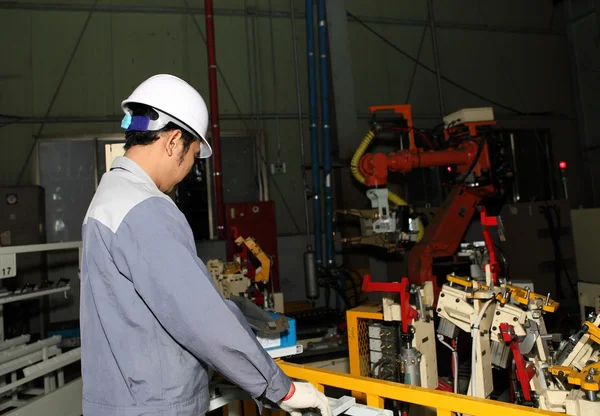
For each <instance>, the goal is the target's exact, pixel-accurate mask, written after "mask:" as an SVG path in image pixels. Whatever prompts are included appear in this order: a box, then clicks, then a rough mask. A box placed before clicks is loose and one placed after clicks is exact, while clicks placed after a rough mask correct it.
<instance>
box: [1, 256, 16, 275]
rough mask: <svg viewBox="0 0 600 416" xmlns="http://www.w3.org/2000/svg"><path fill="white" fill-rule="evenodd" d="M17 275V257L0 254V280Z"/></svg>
mask: <svg viewBox="0 0 600 416" xmlns="http://www.w3.org/2000/svg"><path fill="white" fill-rule="evenodd" d="M16 275H17V255H16V254H0V279H6V278H8V277H15V276H16Z"/></svg>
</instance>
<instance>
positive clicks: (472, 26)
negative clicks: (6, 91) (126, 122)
mask: <svg viewBox="0 0 600 416" xmlns="http://www.w3.org/2000/svg"><path fill="white" fill-rule="evenodd" d="M0 9H5V10H30V11H55V12H89V11H90V10H92V5H90V4H73V3H36V2H21V1H18V2H16V1H0ZM94 10H95V12H97V13H138V14H174V15H189V14H193V15H198V14H201V15H203V14H204V9H203V8H200V7H190V8H187V7H174V6H134V5H112V4H101V5H98V6H96V8H95V9H94ZM269 13H270V12H269V10H263V9H260V8H255V7H252V8H250V7H249V8H248V9H247V10H243V9H215V16H247V15H254V16H260V17H269ZM272 16H273V17H276V18H285V19H289V18H290V16H291V13H290V12H284V11H274V12H273V14H272ZM304 16H305V15H304V14H303V13H296V14H295V17H296V18H297V19H304ZM358 17H359V18H360V20H362V21H363V22H365V23H372V24H385V25H399V26H418V27H424V26H428V25H429V22H428V20H420V19H406V18H394V17H368V16H358ZM436 27H438V28H440V29H452V30H472V31H480V32H499V33H521V34H529V35H550V36H566V34H565V33H564V32H558V31H553V30H549V29H546V28H535V27H522V26H504V25H497V26H487V25H483V24H478V23H462V22H441V21H436Z"/></svg>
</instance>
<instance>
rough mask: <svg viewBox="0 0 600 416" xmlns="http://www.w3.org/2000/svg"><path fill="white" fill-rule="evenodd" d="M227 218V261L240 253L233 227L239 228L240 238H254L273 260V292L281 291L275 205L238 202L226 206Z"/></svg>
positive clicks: (271, 203) (272, 203)
mask: <svg viewBox="0 0 600 416" xmlns="http://www.w3.org/2000/svg"><path fill="white" fill-rule="evenodd" d="M225 216H226V218H227V222H226V224H227V259H228V260H229V261H232V260H233V255H234V253H237V252H238V251H239V248H238V246H237V244H235V241H234V238H233V231H232V227H235V228H237V231H238V233H239V235H240V236H242V237H244V238H248V237H252V238H254V240H255V241H256V243H257V244H258V245H259V246H260V248H262V249H263V251H264V252H265V253H266V254H267V255H269V256H270V257H271V259H272V262H273V263H272V265H271V279H272V281H273V290H275V291H276V292H277V291H279V253H278V251H277V226H276V222H275V203H274V202H273V201H264V202H236V203H230V204H225Z"/></svg>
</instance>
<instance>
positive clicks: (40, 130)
mask: <svg viewBox="0 0 600 416" xmlns="http://www.w3.org/2000/svg"><path fill="white" fill-rule="evenodd" d="M97 5H98V0H94V4H92V8H91V9H90V12H89V13H88V15H87V17H86V19H85V22H84V23H83V26H82V28H81V31H80V32H79V36H78V37H77V41H76V42H75V46H74V47H73V50H72V51H71V55H70V56H69V59H68V60H67V65H66V66H65V69H64V70H63V73H62V75H61V77H60V80H59V81H58V85H57V86H56V90H55V91H54V95H53V96H52V99H51V100H50V104H49V105H48V108H47V109H46V114H45V115H44V118H43V120H42V123H41V124H40V128H39V129H38V131H37V134H36V135H35V136H33V143H32V144H31V148H30V149H29V153H28V154H27V158H26V159H25V163H23V167H22V168H21V171H20V172H19V175H18V176H17V185H19V184H20V183H21V179H22V178H23V174H24V173H25V169H27V165H28V164H29V161H30V160H31V156H32V155H33V151H34V150H35V146H36V144H37V141H38V140H39V138H40V136H41V134H42V131H43V130H44V127H45V126H46V120H47V119H48V116H50V112H51V111H52V109H53V108H54V103H55V102H56V98H57V97H58V93H60V90H61V89H62V86H63V83H64V82H65V78H66V77H67V73H68V72H69V68H71V64H72V63H73V60H74V59H75V55H76V54H77V51H78V50H79V45H80V44H81V39H83V35H85V32H86V31H87V28H88V25H89V24H90V20H91V18H92V15H93V14H94V11H95V9H96V6H97Z"/></svg>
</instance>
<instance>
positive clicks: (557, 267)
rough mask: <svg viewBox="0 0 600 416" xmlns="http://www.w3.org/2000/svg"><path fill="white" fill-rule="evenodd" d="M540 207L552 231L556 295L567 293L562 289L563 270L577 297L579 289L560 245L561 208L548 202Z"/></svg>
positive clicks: (560, 297) (559, 296)
mask: <svg viewBox="0 0 600 416" xmlns="http://www.w3.org/2000/svg"><path fill="white" fill-rule="evenodd" d="M539 209H540V213H541V214H542V215H544V217H545V218H546V222H547V223H548V231H549V232H550V238H551V240H552V246H553V247H554V274H555V281H556V282H555V283H556V297H557V298H559V299H564V298H565V295H564V293H563V291H562V286H561V280H562V273H561V272H562V271H564V272H565V276H566V277H567V281H568V283H569V287H570V288H571V290H572V291H573V293H574V294H575V296H576V297H577V296H578V291H577V288H576V287H575V284H574V283H573V281H572V280H571V275H570V274H569V271H568V270H567V267H566V265H565V260H564V257H563V254H562V249H561V246H560V225H561V221H560V208H559V207H558V206H556V205H552V206H551V205H549V204H548V203H546V205H543V206H541V207H540V208H539ZM553 212H554V214H556V217H557V220H556V223H555V222H554V218H553V215H552V213H553Z"/></svg>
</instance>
